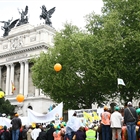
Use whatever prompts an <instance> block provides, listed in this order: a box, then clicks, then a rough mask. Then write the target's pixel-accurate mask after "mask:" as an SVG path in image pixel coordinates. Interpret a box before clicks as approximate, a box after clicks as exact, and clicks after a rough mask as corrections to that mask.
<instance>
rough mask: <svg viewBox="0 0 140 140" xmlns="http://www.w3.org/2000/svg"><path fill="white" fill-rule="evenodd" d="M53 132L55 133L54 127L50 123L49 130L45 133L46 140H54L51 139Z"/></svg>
mask: <svg viewBox="0 0 140 140" xmlns="http://www.w3.org/2000/svg"><path fill="white" fill-rule="evenodd" d="M54 131H55V129H54V125H53V124H52V123H50V129H49V130H48V131H47V133H46V136H47V140H54V137H53V132H54Z"/></svg>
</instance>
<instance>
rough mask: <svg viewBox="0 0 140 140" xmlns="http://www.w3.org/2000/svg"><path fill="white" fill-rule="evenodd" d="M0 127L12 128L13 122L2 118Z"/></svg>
mask: <svg viewBox="0 0 140 140" xmlns="http://www.w3.org/2000/svg"><path fill="white" fill-rule="evenodd" d="M0 126H7V128H10V127H11V126H12V125H11V120H10V119H8V118H5V117H0Z"/></svg>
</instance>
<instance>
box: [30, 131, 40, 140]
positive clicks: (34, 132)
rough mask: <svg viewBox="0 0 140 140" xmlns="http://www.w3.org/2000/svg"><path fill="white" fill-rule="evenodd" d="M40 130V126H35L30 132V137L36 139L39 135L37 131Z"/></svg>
mask: <svg viewBox="0 0 140 140" xmlns="http://www.w3.org/2000/svg"><path fill="white" fill-rule="evenodd" d="M40 132H41V129H40V128H35V129H34V130H33V131H32V132H31V137H32V139H33V140H36V139H37V137H38V136H39V133H40Z"/></svg>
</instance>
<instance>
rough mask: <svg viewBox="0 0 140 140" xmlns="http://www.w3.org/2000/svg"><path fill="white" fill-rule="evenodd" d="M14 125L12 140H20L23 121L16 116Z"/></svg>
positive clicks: (12, 122)
mask: <svg viewBox="0 0 140 140" xmlns="http://www.w3.org/2000/svg"><path fill="white" fill-rule="evenodd" d="M11 124H12V140H18V139H19V133H20V128H21V126H22V122H21V119H20V118H19V117H18V114H15V117H14V118H13V119H12V121H11Z"/></svg>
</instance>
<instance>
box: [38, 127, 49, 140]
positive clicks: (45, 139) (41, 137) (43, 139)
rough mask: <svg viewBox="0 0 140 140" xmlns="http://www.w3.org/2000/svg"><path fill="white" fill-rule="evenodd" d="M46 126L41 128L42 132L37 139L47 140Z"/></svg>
mask: <svg viewBox="0 0 140 140" xmlns="http://www.w3.org/2000/svg"><path fill="white" fill-rule="evenodd" d="M45 129H46V126H45V127H43V126H42V128H41V132H40V133H39V136H38V139H37V140H47V135H46V131H45Z"/></svg>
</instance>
